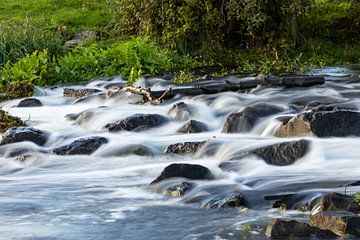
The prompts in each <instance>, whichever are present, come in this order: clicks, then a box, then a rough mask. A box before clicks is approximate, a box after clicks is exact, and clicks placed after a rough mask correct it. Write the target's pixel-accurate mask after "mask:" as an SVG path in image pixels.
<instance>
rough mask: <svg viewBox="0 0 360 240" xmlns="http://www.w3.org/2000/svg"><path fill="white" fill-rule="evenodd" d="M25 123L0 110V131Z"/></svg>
mask: <svg viewBox="0 0 360 240" xmlns="http://www.w3.org/2000/svg"><path fill="white" fill-rule="evenodd" d="M24 125H25V123H24V122H23V121H21V119H20V118H17V117H12V116H9V115H8V114H7V112H5V111H4V110H0V132H2V133H3V132H5V131H6V130H8V129H9V128H11V127H16V126H24Z"/></svg>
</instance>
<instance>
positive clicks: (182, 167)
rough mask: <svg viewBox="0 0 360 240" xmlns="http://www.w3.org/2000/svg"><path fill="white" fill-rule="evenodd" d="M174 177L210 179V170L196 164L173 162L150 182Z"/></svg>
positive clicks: (153, 182)
mask: <svg viewBox="0 0 360 240" xmlns="http://www.w3.org/2000/svg"><path fill="white" fill-rule="evenodd" d="M174 177H181V178H187V179H193V180H205V179H212V174H211V172H210V170H209V169H208V168H206V167H203V166H201V165H198V164H186V163H173V164H170V165H169V166H167V167H166V168H165V169H164V170H163V171H162V172H161V174H160V176H158V177H157V178H156V179H155V180H154V181H152V182H151V183H150V184H155V183H158V182H160V181H162V180H165V179H168V178H174Z"/></svg>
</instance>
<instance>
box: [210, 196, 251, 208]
mask: <svg viewBox="0 0 360 240" xmlns="http://www.w3.org/2000/svg"><path fill="white" fill-rule="evenodd" d="M244 205H245V199H244V196H243V195H242V194H241V193H235V194H230V195H226V196H217V197H216V198H214V199H211V200H210V201H209V202H207V203H206V204H205V205H204V207H205V208H236V207H241V206H244Z"/></svg>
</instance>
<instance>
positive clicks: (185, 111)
mask: <svg viewBox="0 0 360 240" xmlns="http://www.w3.org/2000/svg"><path fill="white" fill-rule="evenodd" d="M192 112H193V109H192V108H191V107H190V106H189V105H188V104H186V103H184V102H178V103H175V104H174V105H172V106H171V108H170V110H169V111H168V114H169V115H170V116H171V117H173V118H175V119H176V120H179V121H180V120H187V119H189V118H190V116H191V114H192Z"/></svg>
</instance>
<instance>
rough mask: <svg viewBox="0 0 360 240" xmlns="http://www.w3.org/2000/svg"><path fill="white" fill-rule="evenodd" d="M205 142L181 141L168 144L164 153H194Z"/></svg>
mask: <svg viewBox="0 0 360 240" xmlns="http://www.w3.org/2000/svg"><path fill="white" fill-rule="evenodd" d="M205 143H206V141H203V142H183V143H175V144H171V145H169V146H168V147H167V148H166V150H165V153H177V154H191V153H196V152H197V151H199V149H200V148H201V147H202V146H203V145H204V144H205Z"/></svg>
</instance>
